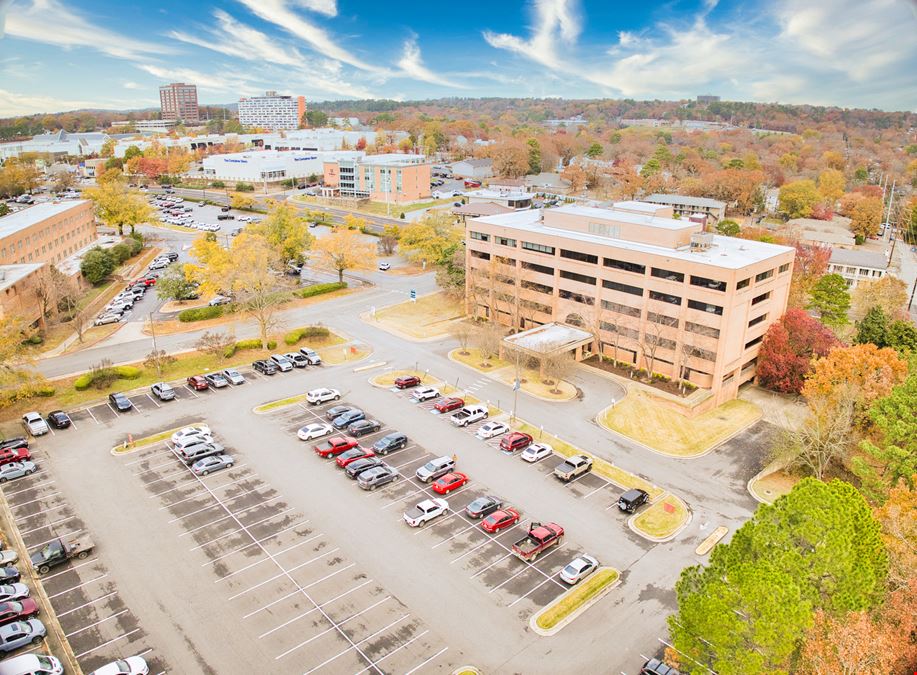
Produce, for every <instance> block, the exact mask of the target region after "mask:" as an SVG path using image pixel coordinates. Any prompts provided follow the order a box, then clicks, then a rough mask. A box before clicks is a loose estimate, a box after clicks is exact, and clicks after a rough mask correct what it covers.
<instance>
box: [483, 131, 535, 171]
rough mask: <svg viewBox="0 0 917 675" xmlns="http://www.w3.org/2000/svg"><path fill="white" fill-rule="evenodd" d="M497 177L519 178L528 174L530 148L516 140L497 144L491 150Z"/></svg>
mask: <svg viewBox="0 0 917 675" xmlns="http://www.w3.org/2000/svg"><path fill="white" fill-rule="evenodd" d="M489 152H490V158H491V159H492V160H493V170H494V175H496V176H505V177H507V178H518V177H519V176H524V175H525V174H526V173H528V169H529V146H528V145H526V144H523V143H522V142H521V141H518V140H516V139H510V140H506V141H502V142H500V143H497V144H495V145H493V146H491V147H490V148H489Z"/></svg>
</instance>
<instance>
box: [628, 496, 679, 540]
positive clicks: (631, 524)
mask: <svg viewBox="0 0 917 675" xmlns="http://www.w3.org/2000/svg"><path fill="white" fill-rule="evenodd" d="M666 497H672V498H673V499H677V500H678V501H680V502H681V503H682V505H683V506H684V507H685V514H686V516H685V520H684V522H682V523H681V524H680V525H679V526H678V527H676V528H675V531H674V532H672V533H671V534H667V535H665V536H663V537H654V536H653V535H651V534H647V533H646V532H644V531H643V530H641V529H640V528H639V527H637V526H636V525H634V522H635V521H636V520H637V518H639V517H640V516H641V515H643V514H641V513H635V514H634V515H632V516H631V517H630V518H628V519H627V527H628V528H629V529H630V531H631V532H633V533H634V534H636V535H638V536H641V537H643V538H644V539H646V540H647V541H651V542H653V543H654V544H662V543H665V542H667V541H671V540H672V539H674V538H675V537H677V536H678V535H679V534H681V532H682V531H683V530H684V529H685V528H686V527H687V526H688V525H690V524H691V521H692V520H694V512H693V511H691V509H690V508H689V507H688V505H687V503H685V500H684V499H682V498H681V497H679V496H678V495H676V494H674V493H672V492H666V493H665V494H664V495H662V496H661V497H659V498H658V499H656V500H655V501H653V503H652V504H651V506H652V505H655V504H657V503H658V502H661V501H662V500H663V499H665V498H666Z"/></svg>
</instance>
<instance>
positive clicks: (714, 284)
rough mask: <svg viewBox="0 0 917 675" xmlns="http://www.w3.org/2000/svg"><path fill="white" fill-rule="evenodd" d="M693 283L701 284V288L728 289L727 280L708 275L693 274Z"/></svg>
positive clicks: (695, 284)
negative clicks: (708, 276)
mask: <svg viewBox="0 0 917 675" xmlns="http://www.w3.org/2000/svg"><path fill="white" fill-rule="evenodd" d="M691 285H692V286H700V287H701V288H710V289H712V290H714V291H725V290H726V282H725V281H717V280H716V279H708V278H707V277H696V276H694V275H693V274H692V275H691Z"/></svg>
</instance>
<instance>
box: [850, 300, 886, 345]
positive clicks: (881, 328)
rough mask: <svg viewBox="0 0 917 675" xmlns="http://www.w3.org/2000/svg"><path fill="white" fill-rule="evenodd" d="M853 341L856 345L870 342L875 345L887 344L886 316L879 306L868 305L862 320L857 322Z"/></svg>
mask: <svg viewBox="0 0 917 675" xmlns="http://www.w3.org/2000/svg"><path fill="white" fill-rule="evenodd" d="M853 341H854V342H855V343H856V344H858V345H862V344H866V343H867V342H870V343H872V344H874V345H875V346H876V347H887V346H888V317H887V316H885V312H884V311H883V310H882V308H881V307H880V306H878V305H875V306H873V307H870V308H869V311H868V312H866V316H864V317H863V320H862V321H860V322H858V323H857V332H856V336H855V337H854V338H853Z"/></svg>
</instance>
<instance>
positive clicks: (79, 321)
mask: <svg viewBox="0 0 917 675" xmlns="http://www.w3.org/2000/svg"><path fill="white" fill-rule="evenodd" d="M89 317H90V313H89V311H88V309H85V308H84V309H81V310H79V311H78V312H77V313H76V314H74V315H73V318H72V319H70V323H71V324H73V332H74V333H76V338H77V340H79V341H80V344H83V334H84V333H85V332H86V326H87V324H88V323H89Z"/></svg>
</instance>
